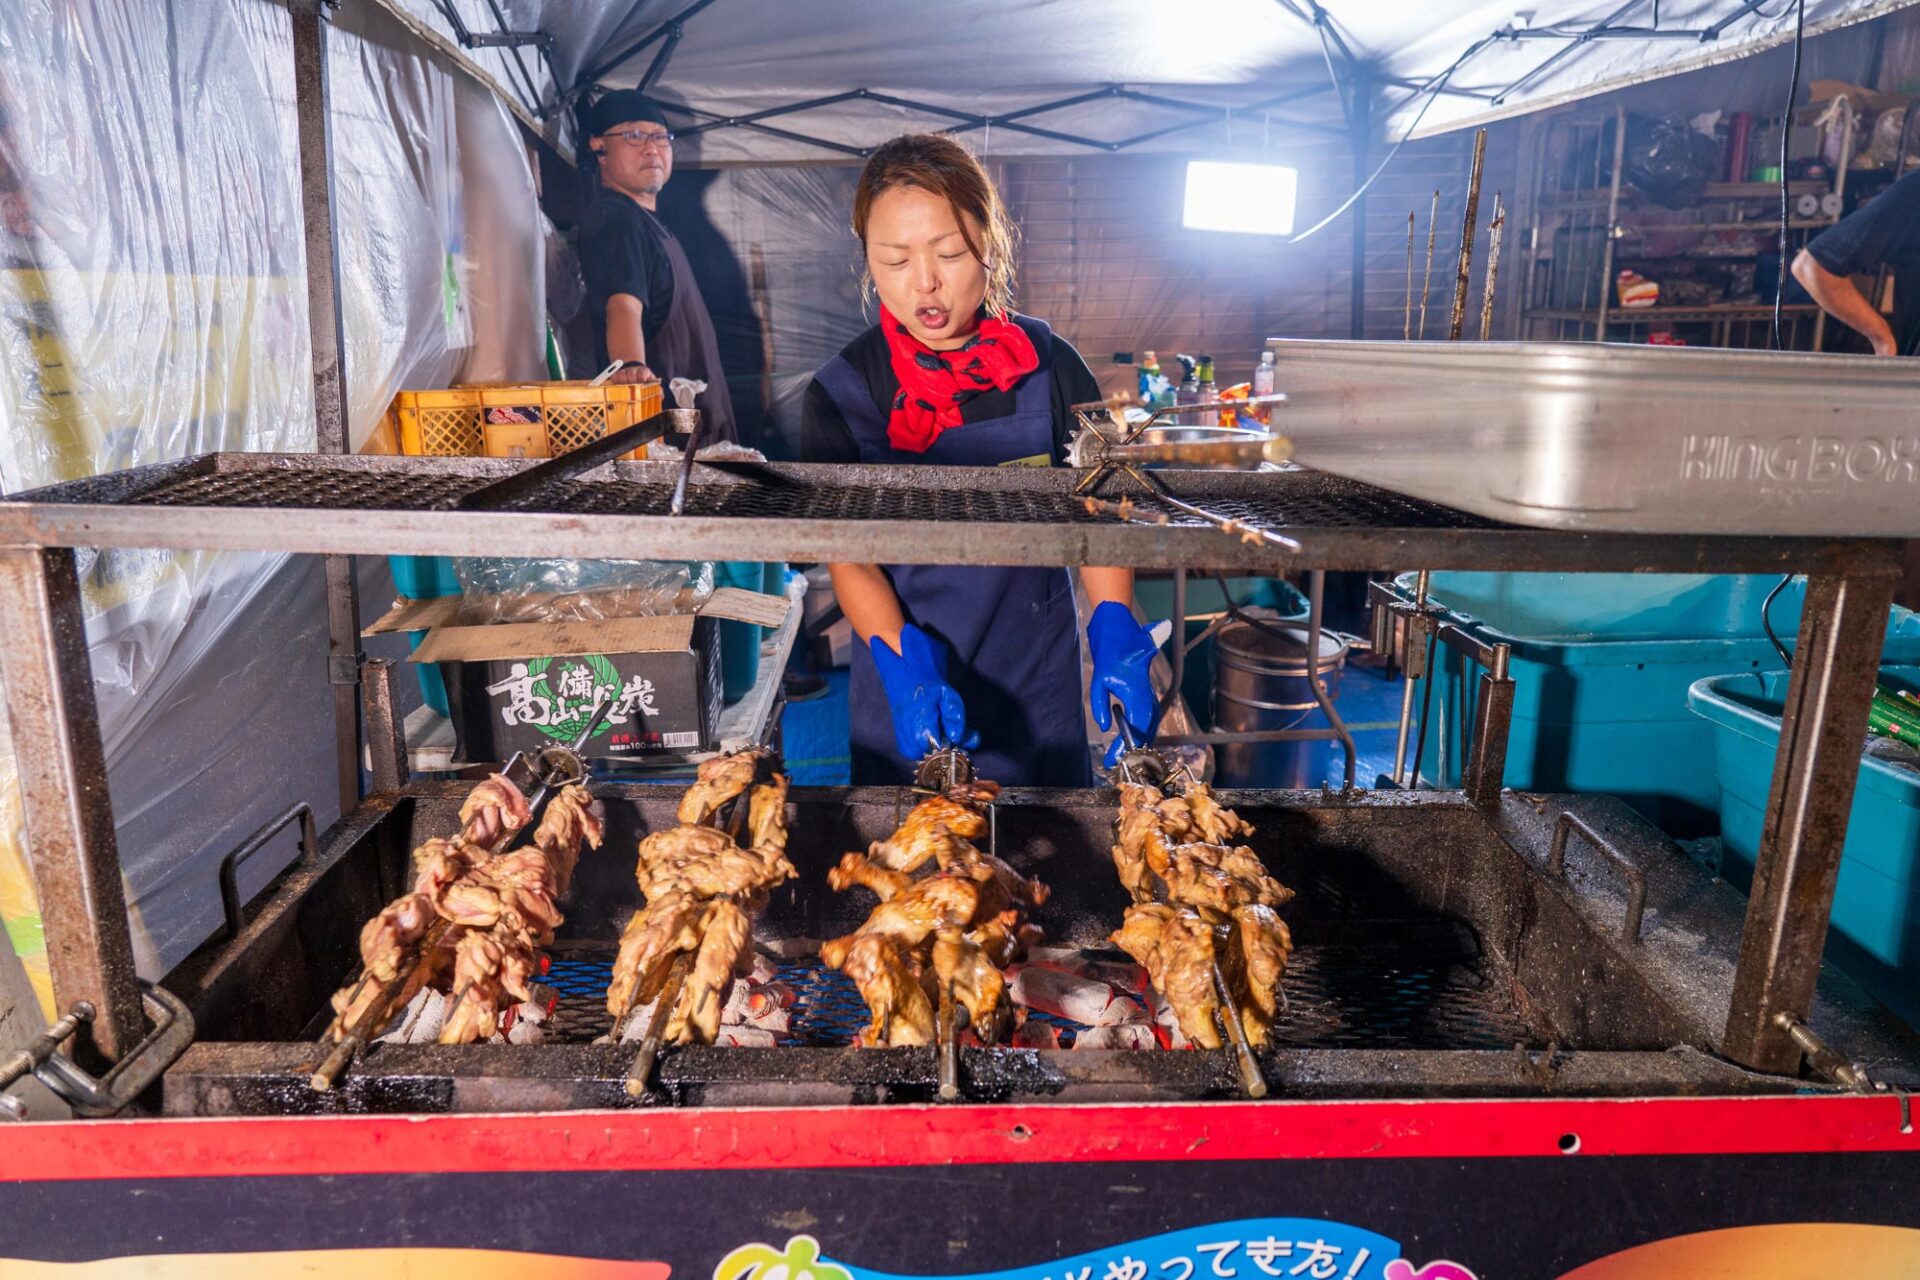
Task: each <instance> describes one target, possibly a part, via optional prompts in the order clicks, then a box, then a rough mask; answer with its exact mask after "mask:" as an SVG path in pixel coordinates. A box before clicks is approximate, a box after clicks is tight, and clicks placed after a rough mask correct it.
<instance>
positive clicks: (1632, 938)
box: [1547, 812, 1647, 946]
mask: <svg viewBox="0 0 1920 1280" xmlns="http://www.w3.org/2000/svg"><path fill="white" fill-rule="evenodd" d="M1573 831H1577V832H1579V833H1580V834H1581V835H1582V836H1584V837H1586V841H1587V843H1588V844H1590V845H1592V846H1593V848H1594V850H1595V852H1597V853H1599V854H1600V855H1601V856H1602V857H1604V858H1605V859H1606V860H1607V861H1608V862H1611V863H1612V864H1613V865H1614V867H1615V868H1617V869H1618V870H1619V872H1620V875H1621V877H1622V878H1623V879H1624V880H1626V882H1627V914H1626V918H1625V919H1624V920H1622V921H1621V922H1620V939H1621V941H1623V942H1627V943H1631V944H1633V945H1635V946H1638V945H1639V943H1640V924H1641V920H1642V918H1643V917H1644V916H1645V915H1646V911H1647V873H1646V872H1645V871H1643V870H1641V869H1640V868H1639V867H1638V866H1635V865H1634V864H1633V863H1632V862H1631V861H1629V860H1628V858H1627V855H1626V854H1624V853H1621V852H1620V851H1619V850H1618V849H1616V848H1614V847H1613V845H1612V844H1611V843H1609V842H1608V840H1607V838H1606V837H1605V836H1602V835H1601V834H1600V833H1599V832H1597V831H1595V830H1594V829H1593V828H1592V827H1590V826H1588V825H1587V823H1586V822H1584V821H1583V820H1582V819H1580V818H1577V817H1575V816H1574V815H1573V814H1571V813H1566V812H1562V813H1561V815H1560V821H1559V822H1557V823H1555V824H1554V828H1553V844H1552V845H1551V846H1550V847H1549V849H1548V851H1547V874H1548V875H1553V876H1559V877H1560V878H1561V879H1563V880H1564V879H1566V875H1567V834H1568V833H1569V832H1573Z"/></svg>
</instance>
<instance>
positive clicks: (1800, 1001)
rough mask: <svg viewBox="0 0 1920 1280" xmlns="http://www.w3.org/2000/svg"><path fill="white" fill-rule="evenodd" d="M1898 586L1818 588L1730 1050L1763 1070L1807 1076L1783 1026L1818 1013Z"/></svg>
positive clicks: (1733, 1011) (1759, 868)
mask: <svg viewBox="0 0 1920 1280" xmlns="http://www.w3.org/2000/svg"><path fill="white" fill-rule="evenodd" d="M1894 585H1895V579H1894V577H1893V576H1892V575H1884V576H1883V575H1871V576H1869V575H1860V576H1857V577H1850V578H1838V577H1833V576H1829V575H1825V574H1822V575H1816V576H1813V577H1810V578H1809V579H1808V580H1807V595H1806V602H1805V604H1804V605H1803V606H1802V609H1801V614H1800V637H1799V643H1798V644H1797V645H1796V646H1795V648H1794V660H1793V667H1792V674H1791V675H1790V676H1789V678H1788V684H1787V700H1786V706H1785V707H1784V708H1783V710H1782V713H1781V718H1780V746H1779V749H1778V751H1777V752H1776V753H1775V756H1774V766H1773V786H1772V790H1771V792H1770V793H1769V795H1768V800H1767V810H1766V818H1765V822H1764V825H1763V826H1762V828H1761V835H1760V849H1759V854H1758V856H1757V857H1756V859H1755V862H1754V870H1753V891H1752V894H1751V896H1750V897H1749V898H1748V901H1747V919H1746V926H1745V928H1744V929H1743V931H1742V932H1741V935H1740V960H1739V964H1738V967H1737V968H1736V969H1735V971H1734V976H1733V1000H1732V1004H1731V1006H1730V1008H1729V1010H1728V1014H1727V1030H1726V1036H1725V1040H1724V1044H1723V1046H1722V1051H1723V1052H1724V1053H1725V1054H1726V1055H1727V1056H1728V1057H1730V1058H1732V1059H1734V1060H1735V1061H1736V1062H1739V1063H1741V1064H1742V1065H1744V1066H1748V1067H1751V1068H1753V1069H1754V1070H1757V1071H1775V1072H1786V1071H1792V1070H1794V1069H1796V1068H1797V1067H1798V1066H1799V1062H1800V1052H1801V1051H1800V1049H1799V1047H1798V1046H1797V1045H1795V1044H1794V1042H1793V1039H1792V1037H1791V1036H1789V1035H1788V1034H1787V1033H1786V1032H1785V1031H1784V1030H1782V1029H1781V1027H1780V1025H1779V1022H1778V1018H1779V1015H1780V1014H1782V1013H1785V1014H1790V1015H1792V1016H1793V1017H1794V1018H1796V1019H1798V1020H1800V1021H1802V1022H1804V1021H1806V1018H1807V1013H1808V1010H1809V1009H1810V1008H1811V1006H1812V1004H1813V993H1814V987H1815V984H1816V983H1817V982H1818V980H1819V975H1820V953H1821V949H1822V948H1823V947H1824V946H1825V944H1826V938H1827V920H1828V916H1829V915H1830V914H1831V912H1832V910H1833V893H1834V886H1835V883H1836V881H1837V879H1838V877H1839V872H1840V852H1841V848H1842V845H1843V844H1844V842H1845V840H1846V834H1847V816H1848V811H1849V810H1850V808H1851V807H1852V804H1853V792H1854V783H1855V780H1856V779H1857V778H1858V776H1859V773H1860V743H1861V741H1862V739H1863V738H1864V737H1865V735H1866V731H1867V711H1868V707H1869V705H1870V704H1871V702H1872V699H1873V690H1874V685H1875V681H1876V679H1877V677H1878V675H1879V666H1880V646H1881V642H1882V640H1883V638H1884V633H1885V631H1886V625H1887V609H1888V607H1889V606H1890V605H1891V604H1892V603H1893V588H1894Z"/></svg>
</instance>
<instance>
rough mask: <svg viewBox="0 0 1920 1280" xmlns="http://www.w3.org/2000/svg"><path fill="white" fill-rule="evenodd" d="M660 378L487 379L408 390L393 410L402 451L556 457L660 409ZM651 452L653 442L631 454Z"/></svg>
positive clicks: (638, 455)
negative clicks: (596, 382) (615, 381)
mask: <svg viewBox="0 0 1920 1280" xmlns="http://www.w3.org/2000/svg"><path fill="white" fill-rule="evenodd" d="M660 407H661V399H660V384H659V383H657V382H649V383H642V384H640V385H638V386H604V387H590V386H588V385H587V384H586V383H584V382H526V383H484V384H479V385H474V386H465V387H449V388H447V389H446V390H444V391H402V392H400V393H399V394H398V395H396V396H395V397H394V398H393V404H392V405H391V406H389V407H388V409H387V416H388V418H389V419H390V421H391V423H392V426H393V438H394V439H395V440H397V441H399V443H400V452H402V453H406V454H414V455H428V456H438V457H494V458H515V457H526V458H551V457H553V456H555V455H556V454H562V453H566V452H568V451H570V450H573V449H577V448H579V447H580V446H581V445H583V444H589V443H591V442H593V441H595V440H598V439H600V438H601V437H602V436H604V435H606V434H607V433H608V432H610V431H624V430H625V429H626V428H628V427H630V426H632V425H634V424H635V423H636V422H643V421H645V420H646V419H648V418H650V417H652V416H653V415H654V414H656V413H659V412H660ZM625 456H626V457H628V458H635V459H638V458H644V457H646V456H647V450H646V447H645V446H644V445H643V446H642V447H640V448H638V449H635V450H634V451H633V452H632V453H629V454H626V455H625Z"/></svg>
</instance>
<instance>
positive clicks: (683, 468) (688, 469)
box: [668, 416, 706, 516]
mask: <svg viewBox="0 0 1920 1280" xmlns="http://www.w3.org/2000/svg"><path fill="white" fill-rule="evenodd" d="M705 424H706V418H705V417H704V416H701V417H699V418H696V419H694V422H693V425H692V426H691V427H689V428H688V429H687V452H686V456H684V457H683V458H681V459H680V474H679V475H678V476H677V477H676V478H675V480H674V482H673V501H672V503H671V504H670V505H669V507H668V511H669V512H670V513H671V514H673V515H676V516H677V515H680V514H681V513H682V512H684V511H685V510H686V509H687V481H688V480H689V479H691V478H692V476H693V459H694V455H696V454H697V453H699V452H700V428H701V427H702V426H704V425H705Z"/></svg>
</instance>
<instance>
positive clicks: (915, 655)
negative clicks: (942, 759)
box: [867, 623, 980, 760]
mask: <svg viewBox="0 0 1920 1280" xmlns="http://www.w3.org/2000/svg"><path fill="white" fill-rule="evenodd" d="M867 647H868V648H869V649H871V650H872V651H873V665H874V666H875V667H876V668H878V669H879V672H880V684H881V686H882V687H883V688H884V689H885V690H886V692H887V710H888V711H890V712H891V713H892V714H893V744H894V746H895V747H896V748H898V749H899V752H900V754H901V755H902V756H903V757H905V758H906V759H908V760H919V759H922V758H924V757H925V756H927V755H928V754H929V753H931V752H934V751H937V750H939V749H940V748H942V747H947V746H955V747H959V748H960V749H962V750H963V751H971V750H973V749H974V748H975V747H977V746H979V745H980V735H979V734H978V733H977V732H973V731H971V730H969V729H968V728H967V709H966V705H965V704H964V703H962V702H961V701H960V694H959V692H958V691H957V690H955V689H954V687H953V686H952V685H950V684H948V683H947V654H946V650H945V649H944V648H942V647H941V645H940V644H939V642H938V641H936V640H934V639H933V638H932V637H931V636H929V635H928V634H927V633H926V632H924V631H922V630H921V629H920V628H918V627H916V626H914V625H913V624H912V623H908V624H907V625H905V626H903V627H902V628H900V651H899V652H898V653H896V652H894V650H893V648H892V646H890V645H888V644H887V642H886V641H885V640H884V639H882V638H881V637H879V636H877V635H876V636H874V637H873V638H872V639H871V640H869V641H868V642H867Z"/></svg>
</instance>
